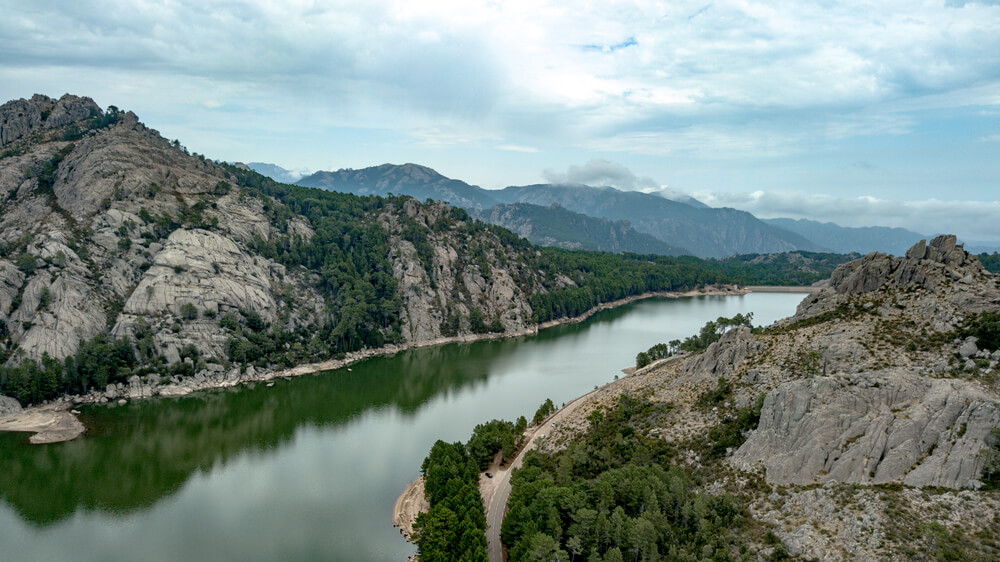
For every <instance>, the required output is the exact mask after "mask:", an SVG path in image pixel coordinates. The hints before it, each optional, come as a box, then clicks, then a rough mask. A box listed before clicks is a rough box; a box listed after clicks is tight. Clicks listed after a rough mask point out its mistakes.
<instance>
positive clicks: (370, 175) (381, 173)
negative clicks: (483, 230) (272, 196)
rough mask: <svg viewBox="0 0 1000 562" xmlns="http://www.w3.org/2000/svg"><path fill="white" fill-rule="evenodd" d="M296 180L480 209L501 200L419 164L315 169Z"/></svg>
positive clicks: (349, 190) (329, 187)
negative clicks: (329, 169)
mask: <svg viewBox="0 0 1000 562" xmlns="http://www.w3.org/2000/svg"><path fill="white" fill-rule="evenodd" d="M297 183H298V184H299V185H303V186H306V187H320V188H323V189H328V190H331V191H342V192H344V193H353V194H355V195H381V196H386V195H388V194H390V193H392V194H395V195H409V196H410V197H413V198H415V199H419V200H421V201H423V200H424V199H434V200H436V201H444V202H446V203H450V204H452V205H455V206H458V207H462V208H465V209H476V210H481V209H486V208H489V207H492V206H493V205H496V204H497V203H500V201H497V200H496V199H494V198H493V197H492V194H493V193H494V192H492V191H489V190H486V189H483V188H481V187H477V186H474V185H469V184H467V183H465V182H464V181H460V180H453V179H450V178H446V177H444V176H442V175H441V174H439V173H437V171H435V170H433V169H431V168H428V167H426V166H420V165H418V164H403V165H402V166H397V165H395V164H382V165H381V166H374V167H371V168H364V169H361V170H352V169H349V168H348V169H343V170H337V171H336V172H316V173H315V174H312V175H309V176H306V177H304V178H302V179H300V180H299V181H298V182H297Z"/></svg>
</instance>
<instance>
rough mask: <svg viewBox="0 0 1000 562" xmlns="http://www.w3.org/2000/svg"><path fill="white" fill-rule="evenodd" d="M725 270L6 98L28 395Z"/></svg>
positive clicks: (12, 358) (17, 303)
mask: <svg viewBox="0 0 1000 562" xmlns="http://www.w3.org/2000/svg"><path fill="white" fill-rule="evenodd" d="M396 168H400V169H396ZM382 172H384V173H383V175H382V176H380V177H382V178H383V179H385V180H386V183H387V184H388V183H389V182H388V178H390V177H397V178H398V176H399V174H402V175H405V176H406V177H409V178H420V181H431V182H434V183H435V185H436V186H438V187H440V188H442V189H451V188H454V189H456V190H458V189H461V188H462V187H463V186H465V184H462V183H461V182H454V181H452V180H447V179H445V178H441V177H440V176H437V175H434V174H433V173H431V172H432V171H428V170H426V169H423V168H420V167H416V166H407V167H391V169H390V168H384V169H383V170H382ZM366 174H372V175H370V176H367V175H366ZM361 175H362V176H365V177H376V174H375V173H374V172H372V171H371V170H369V171H368V172H366V173H365V174H361ZM351 176H354V177H357V176H358V174H354V173H349V172H343V173H342V174H341V175H339V176H336V177H340V178H344V177H351ZM376 183H378V182H376ZM466 187H468V186H466ZM470 194H471V195H473V196H478V189H476V190H472V191H471V192H470ZM726 279H727V277H726V274H725V273H724V272H723V271H722V269H721V268H719V267H716V266H715V265H713V264H711V263H706V262H701V261H700V260H696V259H694V258H670V257H662V256H660V257H657V258H656V259H649V258H648V257H645V256H643V257H639V256H629V255H625V256H616V255H614V254H606V253H592V252H571V251H567V250H559V249H551V248H539V247H537V246H533V245H531V244H530V243H529V242H528V241H527V240H524V239H523V238H520V237H518V236H517V235H515V234H513V233H511V232H510V231H508V230H505V229H503V228H500V227H497V226H493V225H488V224H484V223H483V222H481V221H475V220H472V218H471V217H470V216H469V215H468V213H466V212H465V211H464V210H462V209H458V208H454V207H449V206H447V205H445V204H443V203H440V202H428V203H424V202H421V201H419V200H416V199H412V198H410V197H405V196H396V197H371V196H366V197H362V196H357V195H352V194H346V193H338V192H334V191H326V190H322V189H314V188H308V187H301V186H291V185H285V184H279V183H277V182H275V181H274V180H272V179H270V178H267V177H265V176H262V175H260V174H258V173H256V172H254V171H252V170H249V169H247V168H246V167H245V166H236V165H228V164H221V163H217V162H214V161H212V160H210V159H208V158H206V157H204V156H202V155H196V154H189V153H188V152H187V151H186V150H185V149H184V148H183V147H182V146H181V144H180V142H179V141H173V142H171V141H168V140H166V139H164V138H163V137H162V136H160V134H159V133H158V132H156V131H155V130H152V129H149V128H148V127H146V126H144V125H143V124H142V123H140V122H139V119H138V117H137V116H136V115H135V114H133V113H131V112H123V111H119V110H118V109H117V108H115V107H113V106H111V107H109V108H108V109H107V110H106V111H105V110H101V108H100V107H98V106H97V104H95V103H94V101H93V100H91V99H89V98H83V97H76V96H70V95H66V96H63V97H62V98H59V99H52V98H49V97H47V96H41V95H36V96H34V97H32V98H31V99H30V100H15V101H13V102H9V103H6V104H3V105H2V106H0V394H5V395H8V396H13V397H15V398H16V399H17V400H18V401H19V402H21V403H25V404H30V403H39V402H41V401H43V400H48V399H53V398H55V397H57V396H62V395H66V394H86V393H87V392H88V391H93V392H91V393H90V394H87V396H88V398H87V399H88V400H103V401H107V400H111V399H117V398H118V397H120V396H122V395H125V396H133V397H140V396H150V395H155V394H160V393H182V392H187V391H190V390H191V389H192V388H204V387H206V386H225V385H230V384H236V383H237V382H239V381H240V380H242V378H243V377H244V375H245V374H248V373H250V372H254V373H256V372H257V370H263V371H267V370H273V369H279V368H282V367H289V366H293V365H299V364H303V363H311V362H317V361H325V360H328V359H330V358H334V357H343V356H344V355H345V354H347V353H353V352H359V353H360V352H363V351H365V350H372V349H378V348H386V349H398V348H399V347H400V346H403V347H405V346H412V345H418V344H423V343H428V342H433V341H440V340H441V338H449V337H458V338H467V337H471V336H477V335H482V334H520V333H524V332H526V331H530V330H533V329H534V328H535V327H536V326H537V324H538V323H539V322H545V321H549V320H554V319H560V318H565V317H570V316H576V315H579V314H583V313H584V312H586V311H588V310H590V309H592V308H593V307H595V306H597V305H599V304H601V303H604V302H608V301H614V300H617V299H622V298H626V297H629V296H633V295H636V294H640V293H644V292H648V291H663V290H681V289H690V288H692V287H695V286H697V285H699V284H703V283H712V282H722V281H725V280H726ZM248 376H249V375H248ZM192 381H193V382H192ZM0 402H2V404H0V406H2V407H3V408H4V409H9V404H10V401H7V400H0Z"/></svg>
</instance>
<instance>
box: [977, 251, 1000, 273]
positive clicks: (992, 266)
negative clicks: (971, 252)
mask: <svg viewBox="0 0 1000 562" xmlns="http://www.w3.org/2000/svg"><path fill="white" fill-rule="evenodd" d="M979 261H980V263H982V264H983V267H985V268H986V270H987V271H991V272H993V273H1000V253H997V252H993V253H992V254H987V253H986V252H983V253H982V254H979Z"/></svg>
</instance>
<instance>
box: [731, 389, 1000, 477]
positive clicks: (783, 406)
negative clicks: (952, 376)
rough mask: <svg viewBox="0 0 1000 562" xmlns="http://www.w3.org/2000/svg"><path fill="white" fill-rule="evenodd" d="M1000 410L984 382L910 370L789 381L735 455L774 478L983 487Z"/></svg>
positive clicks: (739, 461)
mask: <svg viewBox="0 0 1000 562" xmlns="http://www.w3.org/2000/svg"><path fill="white" fill-rule="evenodd" d="M997 426H1000V409H998V408H997V406H996V404H995V403H994V402H993V401H992V397H991V395H990V394H988V393H987V392H985V391H984V389H982V388H981V387H980V386H979V385H976V384H972V383H969V382H967V381H961V380H946V379H928V378H924V377H920V376H916V375H912V374H909V373H906V372H900V371H888V372H882V373H865V374H864V375H856V376H853V377H814V378H809V379H801V380H796V381H790V382H787V383H784V384H781V385H780V386H778V388H776V389H775V390H773V391H771V392H770V393H769V394H768V395H767V397H766V398H765V400H764V406H763V409H762V410H761V420H760V425H759V427H758V428H757V430H756V431H754V432H753V433H752V434H751V435H750V437H749V438H748V439H747V441H746V442H745V443H744V444H743V445H742V446H741V447H740V448H739V449H738V450H737V451H736V452H735V453H734V454H733V457H732V462H733V463H734V464H735V465H736V466H740V467H743V468H751V467H752V466H753V465H754V464H755V463H762V465H763V467H764V468H765V470H766V474H767V479H768V481H771V482H775V483H781V484H799V485H804V484H813V483H821V484H822V483H827V482H831V481H832V482H841V483H851V484H886V483H890V482H902V483H903V484H906V485H908V486H915V487H922V486H938V487H944V488H967V487H975V486H976V485H977V484H976V481H977V479H978V478H979V476H980V472H981V471H982V468H983V461H982V459H981V458H980V457H979V451H980V450H981V449H982V448H983V447H984V444H985V443H986V442H987V441H988V439H989V435H990V431H992V429H993V428H995V427H997Z"/></svg>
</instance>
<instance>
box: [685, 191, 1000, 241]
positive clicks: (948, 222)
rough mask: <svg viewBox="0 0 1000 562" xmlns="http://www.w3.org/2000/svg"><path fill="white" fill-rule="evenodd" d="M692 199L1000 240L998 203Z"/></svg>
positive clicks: (711, 195)
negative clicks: (997, 221) (997, 220)
mask: <svg viewBox="0 0 1000 562" xmlns="http://www.w3.org/2000/svg"><path fill="white" fill-rule="evenodd" d="M694 196H695V197H696V198H697V199H699V200H700V201H703V202H704V203H706V204H708V205H710V206H713V207H733V208H736V209H741V210H745V211H749V212H751V213H753V214H754V215H756V216H758V217H760V218H778V217H786V218H793V219H810V220H817V221H823V222H834V223H837V224H839V225H841V226H853V227H859V226H890V227H901V228H906V229H909V230H913V231H915V232H919V233H921V234H927V235H930V234H935V233H952V234H956V235H958V236H959V237H960V238H963V239H970V240H983V241H1000V230H998V229H997V226H996V219H997V217H1000V201H959V200H953V201H942V200H939V199H925V200H920V201H894V200H887V199H880V198H878V197H874V196H870V195H866V196H860V197H851V198H845V197H835V196H831V195H824V194H807V193H788V192H770V191H755V192H752V193H727V192H697V193H695V194H694Z"/></svg>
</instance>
